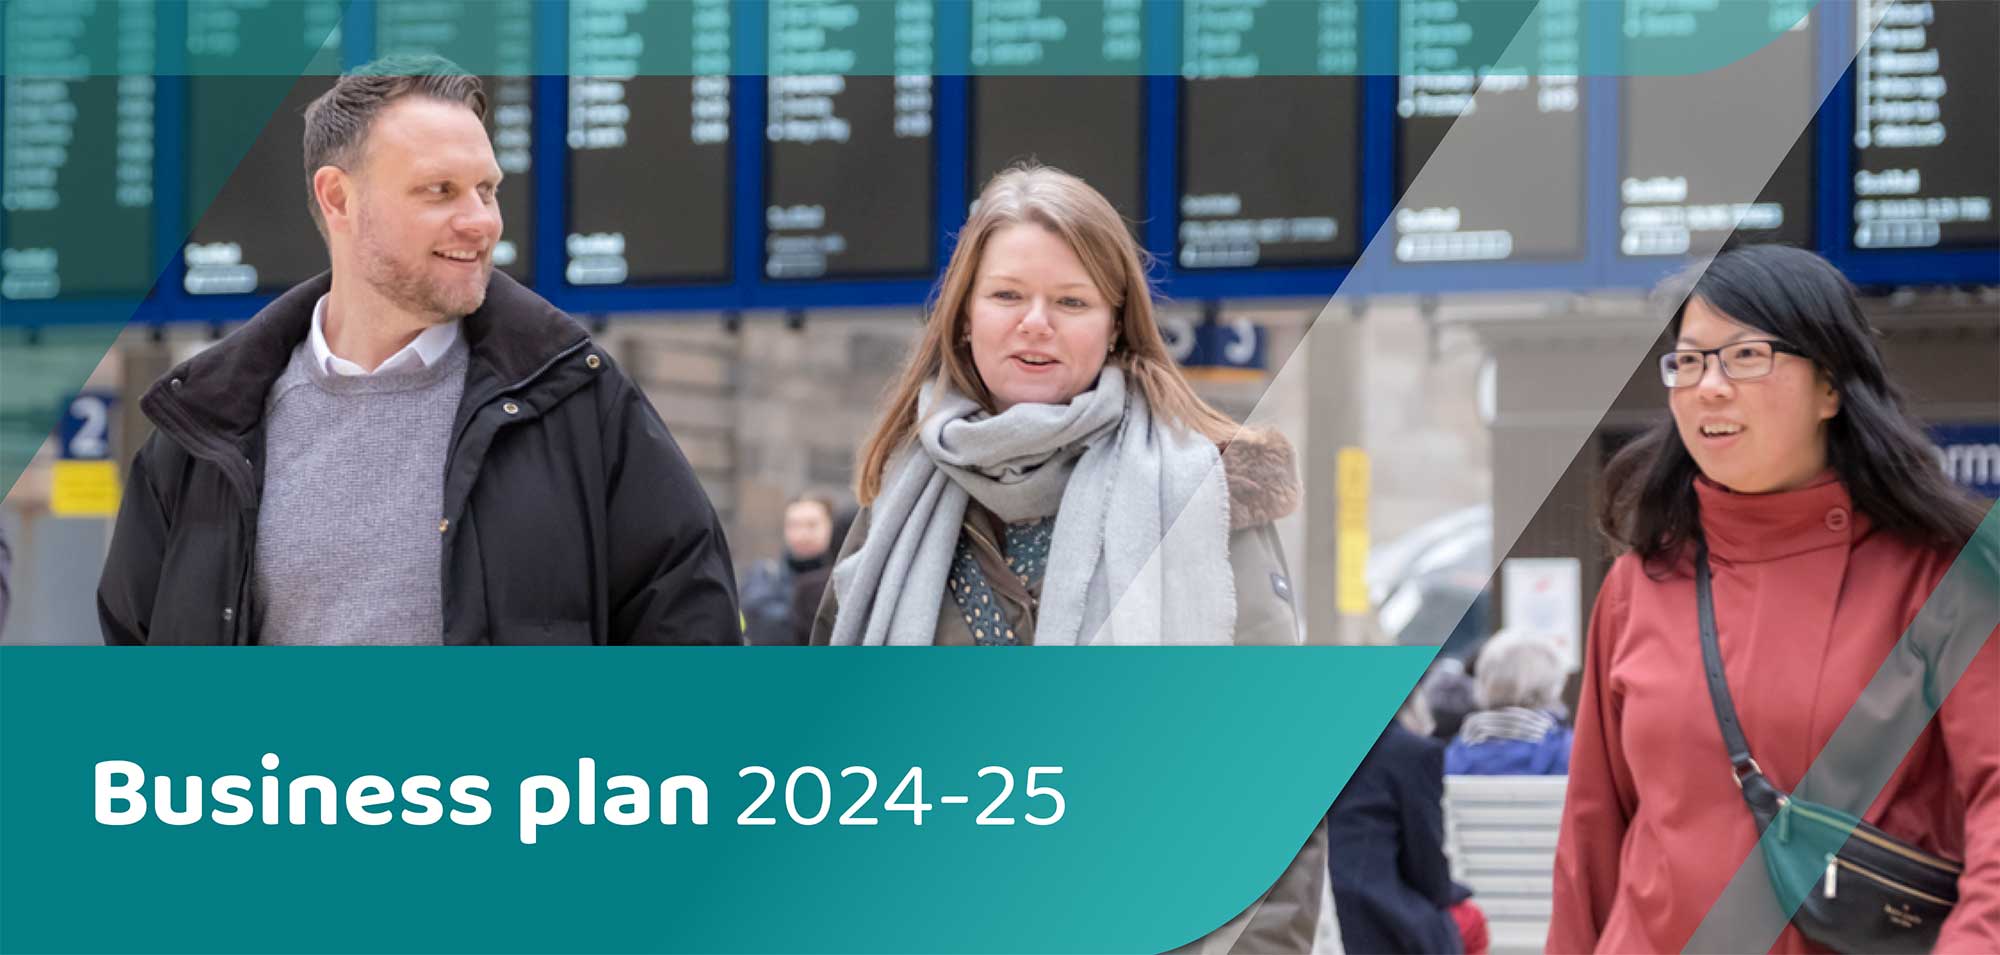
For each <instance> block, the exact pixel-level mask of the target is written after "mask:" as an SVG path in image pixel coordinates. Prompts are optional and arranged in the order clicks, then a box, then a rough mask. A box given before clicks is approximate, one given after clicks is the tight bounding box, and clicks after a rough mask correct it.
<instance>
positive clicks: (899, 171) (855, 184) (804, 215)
mask: <svg viewBox="0 0 2000 955" xmlns="http://www.w3.org/2000/svg"><path fill="white" fill-rule="evenodd" d="M767 12H768V16H769V17H770V37H769V40H770V70H771V75H770V76H769V77H768V78H767V79H766V81H765V83H766V87H765V103H766V107H765V108H766V118H765V126H764V138H765V150H764V161H765V169H764V186H765V209H764V226H765V237H764V276H765V277H766V278H771V279H813V278H853V277H916V276H928V275H929V274H930V272H931V268H932V260H933V256H932V248H933V244H934V242H935V235H934V226H933V224H932V223H933V218H934V213H933V209H932V202H933V195H934V192H935V190H934V185H935V179H936V170H935V167H936V162H935V160H934V158H933V155H932V141H931V127H932V122H933V120H932V115H931V109H932V91H931V70H932V68H933V67H932V63H933V59H934V52H935V51H934V49H933V43H934V40H935V32H936V27H935V24H934V22H933V17H934V12H933V10H932V6H931V2H930V0H893V2H876V0H853V2H838V0H824V2H814V0H772V2H771V3H770V5H769V8H768V11H767ZM820 71H827V72H820ZM843 74H844V75H843Z"/></svg>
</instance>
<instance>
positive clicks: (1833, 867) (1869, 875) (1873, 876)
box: [1823, 855, 1952, 907]
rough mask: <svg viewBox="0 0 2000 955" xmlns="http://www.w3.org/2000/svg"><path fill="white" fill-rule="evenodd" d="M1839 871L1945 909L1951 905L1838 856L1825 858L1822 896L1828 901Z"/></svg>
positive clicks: (1831, 896)
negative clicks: (1824, 878)
mask: <svg viewBox="0 0 2000 955" xmlns="http://www.w3.org/2000/svg"><path fill="white" fill-rule="evenodd" d="M1841 869H1846V870H1847V871H1849V872H1852V873H1854V874H1855V875H1858V876H1860V877H1862V878H1864V879H1867V880H1869V881H1871V882H1878V883H1881V884H1882V885H1886V886H1888V887H1889V888H1892V889H1895V890H1897V891H1899V892H1904V893H1907V894H1909V895H1912V896H1915V897H1917V898H1920V899H1923V900H1924V901H1926V902H1931V903H1934V904H1937V905H1943V906H1947V907H1948V906H1950V905H1951V904H1952V903H1950V902H1947V901H1945V900H1944V899H1940V898H1938V897H1937V896H1935V895H1932V894H1930V893H1929V892H1925V891H1924V890H1922V889H1918V888H1914V887H1912V886H1908V885H1905V884H1903V883H1901V882H1898V881H1896V880H1895V879H1892V878H1889V877H1888V876H1886V875H1883V874H1881V873H1879V872H1876V871H1875V870H1873V869H1869V868H1867V867H1865V866H1858V865H1855V864H1854V863H1852V862H1849V861H1847V860H1846V859H1842V858H1840V857H1839V856H1833V855H1829V856H1827V857H1826V890H1825V892H1824V893H1823V894H1824V895H1825V896H1826V897H1827V898H1829V899H1830V898H1833V894H1834V877H1835V875H1836V874H1837V873H1838V872H1839V871H1840V870H1841Z"/></svg>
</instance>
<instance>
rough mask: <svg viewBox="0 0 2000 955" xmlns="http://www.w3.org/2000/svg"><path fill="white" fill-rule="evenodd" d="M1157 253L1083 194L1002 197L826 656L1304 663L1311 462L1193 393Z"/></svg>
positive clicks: (1025, 190) (943, 310) (904, 399)
mask: <svg viewBox="0 0 2000 955" xmlns="http://www.w3.org/2000/svg"><path fill="white" fill-rule="evenodd" d="M1141 255H1142V253H1141V252H1140V250H1139V248H1138V247H1137V245H1136V244H1135V243H1134V242H1133V241H1132V237H1131V233H1130V232H1129V231H1128V230H1127V228H1126V226H1125V223H1124V222H1123V221H1122V220H1120V219H1119V217H1118V214H1117V213H1116V212H1115V211H1113V209H1112V207H1111V204H1110V203H1109V202H1107V201H1106V200H1105V199H1104V197H1103V196H1101V195H1099V194H1098V193H1097V192H1096V191H1095V190H1093V189H1091V188H1090V187H1089V186H1088V185H1085V184H1084V182H1083V181H1082V180H1080V179H1077V178H1076V177H1074V176H1071V175H1069V174H1067V173H1063V172H1060V171H1058V170H1055V169H1052V168H1048V167H1022V168H1015V169H1011V170H1008V171H1006V172H1003V173H1001V174H1000V175H998V176H996V177H994V179H993V181H992V182H991V183H990V184H988V185H987V187H986V189H985V191H984V192H982V193H981V194H980V197H979V203H978V205H977V207H976V209H975V211H974V212H973V214H972V218H971V220H970V221H969V222H967V223H966V227H965V229H964V231H963V232H962V233H961V234H960V236H959V243H958V249H957V251H956V252H955V253H953V255H952V259H951V264H950V266H949V267H948V268H947V269H946V271H945V275H944V278H943V280H942V282H941V283H940V287H939V289H938V292H937V295H936V297H935V303H934V306H933V308H932V310H931V317H930V321H929V324H928V327H926V328H925V330H924V334H923V338H922V339H921V340H920V341H919V342H918V343H917V345H916V348H915V350H914V352H913V353H912V355H911V358H910V361H909V365H908V366H907V367H906V368H905V369H904V371H903V374H902V376H901V378H900V380H898V381H897V383H896V385H895V387H894V390H893V392H892V393H891V397H890V399H889V403H888V409H887V411H886V413H885V414H884V415H883V417H882V419H881V421H880V422H879V423H878V424H877V425H876V427H875V430H874V433H873V435H872V436H871V437H870V438H869V439H868V442H867V444H866V445H865V446H864V447H863V449H862V452H861V458H860V462H859V466H858V470H859V474H858V477H857V480H856V486H855V493H856V497H857V499H858V500H859V501H860V502H861V504H862V511H861V514H860V516H859V517H858V518H857V519H856V521H855V525H854V529H853V531H852V532H851V533H850V534H849V535H848V540H847V544H846V546H845V547H844V548H843V551H842V553H841V555H840V557H839V559H838V565H837V566H836V567H835V569H834V573H833V585H832V586H831V587H829V588H828V590H827V598H826V600H825V601H824V602H823V603H822V605H821V608H820V614H819V618H818V620H817V621H816V625H815V628H814V630H815V632H814V635H813V636H814V642H815V643H831V644H834V645H850V644H858V645H876V644H895V645H923V646H929V645H952V644H957V645H972V644H978V645H989V646H1012V645H1027V644H1040V645H1067V644H1225V643H1231V642H1235V643H1259V644H1292V643H1298V642H1300V640H1301V631H1300V627H1299V621H1298V614H1297V612H1296V610H1295V607H1294V603H1293V600H1292V587H1291V579H1290V574H1289V572H1288V571H1287V569H1286V566H1285V558H1284V554H1283V552H1282V551H1281V550H1280V548H1279V545H1278V537H1277V534H1276V532H1275V531H1274V529H1273V528H1272V525H1271V522H1272V521H1274V520H1276V519H1277V518H1280V517H1283V516H1284V515H1286V514H1288V513H1290V512H1291V511H1292V510H1293V509H1294V508H1295V507H1296V506H1297V504H1298V500H1299V484H1298V479H1297V477H1296V475H1295V469H1294V467H1293V462H1292V450H1291V446H1290V445H1289V444H1288V443H1287V442H1286V441H1285V440H1284V438H1283V437H1281V436H1279V435H1276V434H1273V433H1269V432H1263V431H1257V430H1250V429H1243V428H1240V427H1239V426H1238V425H1237V424H1236V422H1234V421H1232V420H1230V419H1229V418H1228V417H1227V416H1225V415H1223V414H1222V413H1221V412H1219V411H1216V410H1215V409H1214V408H1211V407H1209V406H1208V404H1207V403H1205V402H1203V401H1202V400H1201V398H1200V397H1198V396H1197V395H1196V394H1195V393H1194V389H1193V388H1191V387H1190V386H1189V385H1188V383H1187V381H1186V380H1185V379H1184V378H1182V377H1181V374H1180V371H1179V369H1178V367H1177V366H1176V365H1175V364H1174V360H1173V358H1172V357H1170V356H1169V355H1168V354H1167V348H1166V343H1165V342H1164V341H1162V339H1161V338H1160V333H1159V329H1158V326H1157V325H1156V324H1155V323H1154V319H1153V303H1152V298H1151V294H1150V291H1151V290H1150V288H1149V287H1148V285H1147V282H1146V273H1145V267H1144V265H1143V264H1142V263H1143V260H1142V258H1141ZM1156 555H1157V558H1156Z"/></svg>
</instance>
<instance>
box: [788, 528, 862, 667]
mask: <svg viewBox="0 0 2000 955" xmlns="http://www.w3.org/2000/svg"><path fill="white" fill-rule="evenodd" d="M853 527H854V508H852V507H842V508H839V509H838V512H837V513H835V514H834V516H833V534H832V535H831V536H830V537H829V538H828V539H827V545H826V550H827V558H826V559H825V560H822V561H820V562H819V563H818V564H817V565H816V566H813V567H808V568H806V569H805V570H801V571H799V572H798V574H797V576H795V577H793V578H792V608H791V620H790V621H789V625H790V627H791V631H792V632H791V640H792V643H794V644H797V645H799V646H805V645H806V644H808V643H811V642H812V627H813V615H814V614H815V613H817V612H819V602H820V598H822V597H824V596H826V584H827V581H828V580H830V579H832V577H833V556H832V555H833V554H834V553H836V552H838V551H839V550H840V547H841V544H842V543H844V542H845V541H846V540H847V532H848V531H849V530H850V529H852V528H853Z"/></svg>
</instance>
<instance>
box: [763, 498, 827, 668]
mask: <svg viewBox="0 0 2000 955" xmlns="http://www.w3.org/2000/svg"><path fill="white" fill-rule="evenodd" d="M784 532H785V545H784V546H785V549H784V553H783V554H781V555H779V556H778V557H776V558H771V559H766V560H760V561H758V562H757V563H755V564H753V565H751V567H750V573H749V574H747V575H745V576H744V578H743V588H742V601H743V623H744V632H745V633H746V634H747V635H748V636H749V638H750V643H751V644H753V645H757V646H771V645H777V644H797V643H801V642H803V641H799V640H795V639H793V632H792V591H793V586H792V585H793V582H794V581H796V580H797V579H798V577H799V575H800V574H804V573H808V572H810V571H814V570H818V569H819V568H821V567H823V566H825V565H826V563H827V561H828V560H829V558H830V557H831V554H832V550H831V548H832V544H833V541H834V537H833V498H831V497H829V496H827V495H825V494H821V493H818V492H815V491H806V492H803V493H800V494H797V495H794V496H793V497H792V499H791V500H790V501H789V502H787V503H786V504H785V528H784Z"/></svg>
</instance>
